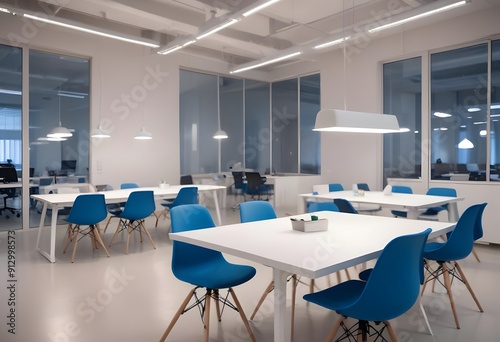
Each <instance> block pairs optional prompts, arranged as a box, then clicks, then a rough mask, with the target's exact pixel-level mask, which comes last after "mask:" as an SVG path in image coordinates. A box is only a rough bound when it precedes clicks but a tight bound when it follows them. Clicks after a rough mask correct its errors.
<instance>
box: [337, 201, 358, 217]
mask: <svg viewBox="0 0 500 342" xmlns="http://www.w3.org/2000/svg"><path fill="white" fill-rule="evenodd" d="M333 203H335V205H336V206H337V208H339V211H340V212H341V213H348V214H357V213H358V211H357V210H356V209H354V207H353V206H352V204H351V202H349V201H348V200H346V199H344V198H334V199H333Z"/></svg>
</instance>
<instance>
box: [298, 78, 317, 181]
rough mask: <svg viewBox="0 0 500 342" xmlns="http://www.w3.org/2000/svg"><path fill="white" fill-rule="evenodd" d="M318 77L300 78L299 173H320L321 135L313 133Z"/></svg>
mask: <svg viewBox="0 0 500 342" xmlns="http://www.w3.org/2000/svg"><path fill="white" fill-rule="evenodd" d="M320 89H321V81H320V75H319V74H315V75H310V76H305V77H301V78H300V173H308V174H320V173H321V135H320V132H315V131H313V128H314V124H315V123H316V114H318V112H319V110H320V108H321V101H320V100H321V96H320V94H321V92H320Z"/></svg>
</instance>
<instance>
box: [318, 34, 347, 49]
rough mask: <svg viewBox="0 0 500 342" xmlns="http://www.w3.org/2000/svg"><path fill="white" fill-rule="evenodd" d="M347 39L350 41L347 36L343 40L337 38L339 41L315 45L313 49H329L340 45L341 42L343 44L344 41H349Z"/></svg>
mask: <svg viewBox="0 0 500 342" xmlns="http://www.w3.org/2000/svg"><path fill="white" fill-rule="evenodd" d="M349 39H351V36H347V37H345V38H339V39H335V40H332V41H331V42H327V43H323V44H319V45H316V46H315V47H314V48H315V49H323V48H326V47H329V46H333V45H336V44H340V43H342V42H344V41H346V40H349Z"/></svg>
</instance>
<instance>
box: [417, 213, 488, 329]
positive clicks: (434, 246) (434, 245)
mask: <svg viewBox="0 0 500 342" xmlns="http://www.w3.org/2000/svg"><path fill="white" fill-rule="evenodd" d="M486 205H487V203H482V204H475V205H472V206H470V207H468V208H467V209H466V210H465V211H464V212H463V214H462V215H461V216H460V218H459V219H458V222H457V224H456V226H455V228H454V229H453V231H452V232H451V234H449V236H448V239H447V240H446V241H445V242H428V243H427V244H426V245H425V248H424V254H423V256H424V259H425V268H426V271H427V277H426V279H425V282H424V286H423V288H422V293H424V290H425V285H426V284H427V283H428V282H429V281H431V280H436V279H438V277H440V276H441V275H442V276H443V279H444V282H440V283H441V284H442V285H443V286H444V287H445V288H446V292H447V293H448V297H449V299H450V303H451V309H452V311H453V316H454V317H455V323H456V326H457V329H460V322H459V320H458V315H457V311H456V308H455V302H454V300H453V294H452V289H451V284H452V283H453V279H457V280H459V281H461V282H462V283H464V284H465V286H466V287H467V289H468V290H469V292H470V294H471V296H472V298H473V299H474V302H476V305H477V307H478V309H479V311H480V312H483V308H482V307H481V304H479V300H478V299H477V297H476V295H475V294H474V292H473V291H472V287H471V286H470V284H469V282H468V281H467V278H466V277H465V274H464V272H463V271H462V268H461V267H460V265H459V264H458V262H457V260H461V259H464V258H466V257H467V256H468V255H469V254H470V253H471V251H472V247H473V246H474V236H475V227H476V226H477V222H478V220H481V219H482V215H483V211H484V208H485V207H486ZM429 261H436V262H437V264H438V267H437V268H435V269H433V268H432V266H431V264H430V262H429Z"/></svg>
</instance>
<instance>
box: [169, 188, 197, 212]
mask: <svg viewBox="0 0 500 342" xmlns="http://www.w3.org/2000/svg"><path fill="white" fill-rule="evenodd" d="M183 204H198V188H197V187H196V186H187V187H184V188H181V189H180V190H179V192H178V193H177V196H176V197H175V199H174V202H173V203H172V207H174V206H178V205H183Z"/></svg>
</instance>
